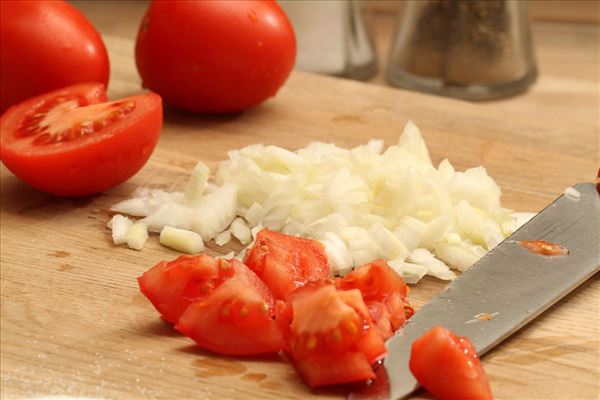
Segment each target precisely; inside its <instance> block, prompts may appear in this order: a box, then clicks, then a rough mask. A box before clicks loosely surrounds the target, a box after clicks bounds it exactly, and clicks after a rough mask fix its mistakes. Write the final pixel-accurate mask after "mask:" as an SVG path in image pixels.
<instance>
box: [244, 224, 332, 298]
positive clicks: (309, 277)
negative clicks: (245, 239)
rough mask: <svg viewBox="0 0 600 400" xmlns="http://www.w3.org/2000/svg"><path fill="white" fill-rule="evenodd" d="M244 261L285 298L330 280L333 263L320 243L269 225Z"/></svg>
mask: <svg viewBox="0 0 600 400" xmlns="http://www.w3.org/2000/svg"><path fill="white" fill-rule="evenodd" d="M244 263H245V264H246V265H248V267H250V269H252V270H253V271H254V272H256V274H257V275H258V276H259V277H260V278H261V279H262V280H263V281H264V282H265V284H266V285H267V286H268V287H269V289H271V291H272V292H273V295H274V296H275V298H276V299H281V300H283V299H285V298H286V297H287V296H288V295H289V294H290V293H291V292H293V291H294V290H296V289H297V288H299V287H301V286H304V285H305V284H307V283H308V282H315V281H320V280H326V279H329V262H328V260H327V255H326V254H325V250H324V248H323V246H322V245H321V244H320V243H319V242H317V241H316V240H310V239H303V238H300V237H296V236H290V235H286V234H283V233H280V232H275V231H271V230H268V229H266V228H265V229H263V230H261V231H260V232H259V233H258V235H257V236H256V241H255V243H254V246H252V249H250V251H249V252H248V254H247V255H246V257H245V260H244Z"/></svg>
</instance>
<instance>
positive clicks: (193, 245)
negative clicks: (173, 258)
mask: <svg viewBox="0 0 600 400" xmlns="http://www.w3.org/2000/svg"><path fill="white" fill-rule="evenodd" d="M160 244H162V245H163V246H167V247H170V248H172V249H175V250H179V251H181V252H184V253H189V254H194V253H199V252H201V251H202V250H204V242H203V241H202V237H200V235H198V234H197V233H196V232H192V231H188V230H185V229H177V228H173V227H170V226H166V227H164V228H163V230H162V231H160Z"/></svg>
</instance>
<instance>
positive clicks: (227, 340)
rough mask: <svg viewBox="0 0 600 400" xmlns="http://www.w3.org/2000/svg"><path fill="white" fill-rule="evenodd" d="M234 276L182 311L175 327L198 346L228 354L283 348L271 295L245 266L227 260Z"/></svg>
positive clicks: (263, 351)
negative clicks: (230, 264)
mask: <svg viewBox="0 0 600 400" xmlns="http://www.w3.org/2000/svg"><path fill="white" fill-rule="evenodd" d="M231 263H232V266H233V268H234V275H233V276H232V277H231V278H229V279H227V280H226V281H225V282H223V283H222V284H221V285H220V286H218V287H217V288H216V289H215V291H214V292H213V293H212V294H211V295H210V296H208V297H206V298H204V299H203V300H201V301H197V302H195V303H193V304H191V305H190V306H188V308H187V309H186V310H185V312H184V313H183V314H182V315H181V317H180V318H179V321H178V322H177V325H176V326H175V329H177V330H178V331H180V332H181V333H183V334H184V335H186V336H189V337H190V338H192V339H194V340H195V341H196V342H197V343H198V344H199V345H200V347H202V348H204V349H207V350H210V351H214V352H216V353H221V354H228V355H254V354H265V353H275V352H278V351H279V350H282V349H284V348H285V342H284V340H283V335H282V333H281V331H280V330H279V327H278V326H277V324H276V323H275V320H274V299H273V295H272V294H271V292H270V291H269V289H268V288H267V287H266V286H265V284H264V283H263V282H262V281H261V280H260V279H259V278H258V277H257V276H256V274H255V273H254V272H252V271H251V270H250V269H248V267H246V266H245V265H244V264H242V263H240V262H239V261H237V260H235V259H233V260H231Z"/></svg>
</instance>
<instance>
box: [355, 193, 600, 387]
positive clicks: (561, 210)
mask: <svg viewBox="0 0 600 400" xmlns="http://www.w3.org/2000/svg"><path fill="white" fill-rule="evenodd" d="M575 189H576V190H577V191H578V192H579V193H580V194H581V196H580V197H575V196H566V195H562V196H560V197H559V198H558V199H556V200H555V201H554V202H553V203H552V204H550V205H549V206H548V207H546V208H545V209H544V210H543V211H542V212H540V213H539V214H537V215H536V216H535V217H534V218H533V219H531V221H529V222H528V223H526V224H525V225H523V226H522V227H521V228H520V229H518V230H517V231H516V232H515V233H513V234H512V235H511V236H510V237H508V238H507V239H506V240H504V241H503V242H502V243H501V244H500V245H498V246H496V247H495V248H494V249H492V250H491V251H490V252H489V253H488V254H486V255H485V256H484V257H483V258H481V259H480V260H479V261H478V262H477V263H476V264H475V265H473V266H472V267H471V268H470V269H469V270H468V271H467V272H465V273H463V274H462V275H461V276H460V277H458V278H457V279H456V280H454V281H453V282H452V283H450V284H449V285H448V286H447V287H446V289H445V290H444V291H442V292H441V293H439V294H438V295H437V296H436V297H435V298H434V299H433V300H431V301H430V302H429V303H427V304H426V305H424V306H423V307H422V308H421V309H420V310H419V311H418V312H417V313H416V314H415V315H414V316H413V317H412V318H411V319H410V320H409V322H408V323H407V324H406V326H405V327H404V328H403V329H402V330H401V331H400V332H398V333H397V334H396V336H394V337H393V338H392V339H390V340H389V341H388V342H387V343H386V346H387V349H388V356H387V358H386V359H385V361H384V363H383V368H379V369H378V370H377V373H378V378H377V379H376V380H375V381H374V382H373V384H372V385H370V386H368V387H366V388H365V389H364V390H361V391H358V392H353V393H351V394H350V395H349V398H350V399H401V398H405V397H406V396H408V395H410V394H411V393H412V392H413V391H414V390H415V389H416V388H417V387H418V385H417V382H416V380H415V379H414V377H413V376H412V374H411V372H410V370H409V367H408V361H409V358H410V350H411V345H412V342H413V341H414V340H416V339H417V338H419V337H420V336H421V335H423V334H424V333H425V332H426V331H428V330H429V329H430V328H432V327H433V326H436V325H442V326H444V327H446V328H448V329H450V330H451V331H453V332H454V333H455V334H457V335H459V336H467V337H468V338H469V339H470V340H471V342H472V343H473V345H474V346H475V348H476V349H477V353H478V354H479V355H482V354H484V353H485V352H487V351H488V350H490V349H491V348H492V347H494V346H495V345H497V344H498V343H500V342H501V341H502V340H504V339H506V338H507V337H508V336H510V335H511V334H513V333H515V332H516V331H517V330H519V329H520V328H521V327H523V326H524V325H525V324H527V323H528V322H530V321H531V320H533V319H534V318H535V317H537V316H538V315H540V314H541V313H542V312H544V311H545V310H546V309H548V308H549V307H550V306H551V305H552V304H554V303H556V302H557V301H558V300H560V299H561V298H562V297H564V296H565V295H566V294H567V293H569V292H570V291H572V290H573V289H575V288H576V287H577V286H578V285H579V284H581V283H582V282H584V281H585V280H586V279H588V278H589V277H591V276H592V275H593V274H595V273H596V272H598V270H600V267H599V266H600V196H599V195H598V193H597V192H596V188H595V185H593V184H591V183H580V184H578V185H576V186H575ZM522 240H545V241H548V242H551V243H555V244H558V245H560V246H562V247H564V248H566V249H567V250H568V251H569V253H568V255H564V256H545V255H541V254H537V253H534V252H531V251H530V250H528V249H526V248H525V247H523V246H521V244H520V241H522ZM481 315H486V316H487V317H488V318H480V316H481ZM478 317H479V318H478ZM490 317H492V318H491V319H489V318H490Z"/></svg>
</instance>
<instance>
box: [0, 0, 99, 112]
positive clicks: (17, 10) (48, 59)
mask: <svg viewBox="0 0 600 400" xmlns="http://www.w3.org/2000/svg"><path fill="white" fill-rule="evenodd" d="M0 63H1V67H0V111H1V112H4V111H5V110H6V109H8V107H10V106H12V105H15V104H17V103H20V102H22V101H24V100H26V99H28V98H30V97H33V96H36V95H39V94H42V93H46V92H49V91H51V90H56V89H60V88H62V87H65V86H70V85H74V84H77V83H84V82H98V83H102V84H104V85H106V84H107V83H108V75H109V63H108V54H107V52H106V48H105V47H104V43H103V42H102V39H101V37H100V35H99V34H98V32H97V31H96V30H95V29H94V27H93V26H92V24H90V23H89V21H88V20H87V19H86V18H85V17H84V16H83V14H81V13H80V12H79V11H78V10H77V9H76V8H75V7H73V6H71V5H70V4H68V3H67V2H64V1H62V0H36V1H27V0H19V1H10V0H2V1H0Z"/></svg>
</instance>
